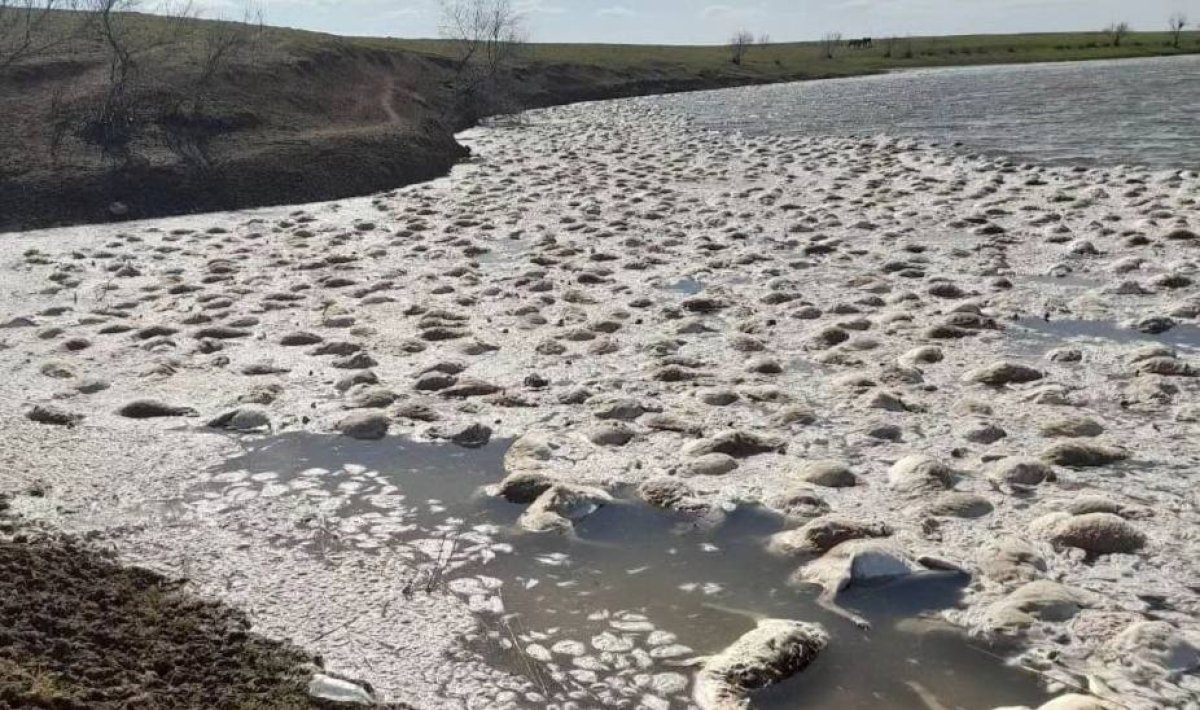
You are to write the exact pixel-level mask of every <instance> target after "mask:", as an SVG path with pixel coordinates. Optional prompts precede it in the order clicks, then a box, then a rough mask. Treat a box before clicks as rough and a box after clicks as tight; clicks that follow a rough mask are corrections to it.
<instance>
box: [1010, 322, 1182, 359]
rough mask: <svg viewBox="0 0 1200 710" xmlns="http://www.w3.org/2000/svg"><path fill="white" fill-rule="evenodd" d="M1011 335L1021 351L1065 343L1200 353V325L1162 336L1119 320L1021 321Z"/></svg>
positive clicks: (1011, 330) (1173, 330) (1175, 330)
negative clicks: (1175, 349) (1130, 326)
mask: <svg viewBox="0 0 1200 710" xmlns="http://www.w3.org/2000/svg"><path fill="white" fill-rule="evenodd" d="M1013 325H1014V326H1016V327H1014V328H1011V329H1010V330H1009V331H1008V332H1009V335H1010V337H1011V338H1012V340H1013V343H1014V344H1015V345H1016V346H1017V348H1018V349H1020V350H1024V349H1027V348H1028V349H1031V350H1038V349H1043V348H1046V349H1049V348H1055V347H1059V346H1062V345H1065V344H1076V345H1078V344H1086V343H1088V342H1094V343H1098V344H1101V345H1121V346H1125V347H1128V348H1133V347H1136V346H1139V345H1166V346H1167V347H1171V348H1178V349H1181V350H1194V351H1200V326H1195V325H1190V324H1183V325H1177V326H1175V327H1174V328H1171V329H1170V330H1168V331H1166V332H1164V333H1158V334H1150V333H1142V332H1140V331H1137V330H1133V329H1131V328H1126V327H1124V326H1122V325H1121V324H1120V323H1118V322H1116V321H1109V320H1074V319H1050V320H1045V319H1043V318H1020V319H1018V320H1016V321H1014V322H1013Z"/></svg>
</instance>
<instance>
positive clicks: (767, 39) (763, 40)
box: [758, 32, 771, 47]
mask: <svg viewBox="0 0 1200 710" xmlns="http://www.w3.org/2000/svg"><path fill="white" fill-rule="evenodd" d="M758 43H759V44H761V45H763V46H764V47H765V46H766V45H768V44H770V43H771V35H769V34H767V33H766V32H763V33H762V34H760V35H759V36H758Z"/></svg>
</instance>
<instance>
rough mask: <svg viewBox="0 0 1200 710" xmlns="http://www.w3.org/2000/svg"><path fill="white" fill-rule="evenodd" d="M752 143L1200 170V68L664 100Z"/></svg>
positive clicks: (1185, 63) (858, 81) (1110, 68)
mask: <svg viewBox="0 0 1200 710" xmlns="http://www.w3.org/2000/svg"><path fill="white" fill-rule="evenodd" d="M656 100H659V101H662V102H664V103H666V104H668V105H670V106H672V107H675V108H678V109H680V110H681V111H682V112H683V113H684V114H685V115H688V116H690V117H691V118H692V119H693V120H694V121H696V122H697V123H699V124H700V125H702V126H705V127H710V128H715V129H720V130H738V131H742V132H745V133H747V134H750V135H789V134H806V135H822V134H825V135H828V134H832V135H876V134H886V135H891V136H904V137H912V138H917V139H920V140H924V141H932V142H938V143H942V144H949V143H955V142H959V143H961V144H962V147H963V148H964V149H966V150H968V151H974V152H980V153H987V154H993V155H1003V156H1011V157H1013V158H1015V159H1017V160H1021V161H1027V162H1031V163H1039V164H1052V165H1104V166H1107V165H1116V164H1128V165H1145V166H1149V167H1153V168H1162V169H1174V168H1179V169H1189V170H1191V169H1195V168H1196V166H1197V165H1200V123H1198V122H1197V121H1195V116H1196V114H1197V113H1198V112H1200V57H1196V56H1188V57H1175V58H1155V59H1132V60H1120V61H1098V62H1076V63H1066V64H1028V65H1020V66H979V67H959V68H949V69H920V70H914V71H905V72H897V73H893V74H887V75H882V76H872V77H862V78H854V79H836V80H828V81H812V82H800V83H793V84H782V85H775V86H763V87H753V88H748V89H735V90H726V91H721V92H707V93H704V94H696V95H692V94H688V95H679V96H668V97H663V98H661V99H656Z"/></svg>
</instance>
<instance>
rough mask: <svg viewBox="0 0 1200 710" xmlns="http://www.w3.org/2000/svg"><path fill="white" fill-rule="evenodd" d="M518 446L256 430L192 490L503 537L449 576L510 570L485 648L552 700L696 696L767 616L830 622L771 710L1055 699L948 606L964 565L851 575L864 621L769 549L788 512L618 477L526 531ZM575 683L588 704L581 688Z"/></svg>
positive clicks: (438, 531) (325, 548) (481, 638)
mask: <svg viewBox="0 0 1200 710" xmlns="http://www.w3.org/2000/svg"><path fill="white" fill-rule="evenodd" d="M508 445H509V442H508V441H493V442H491V443H489V444H488V445H486V446H484V447H481V448H478V449H464V448H459V447H452V446H442V445H436V444H426V443H420V442H414V441H407V440H404V439H401V438H399V437H390V438H389V439H388V440H387V441H385V442H356V441H353V440H350V439H347V438H346V437H340V436H321V435H312V434H300V433H289V434H282V435H279V436H272V437H266V438H263V439H260V440H256V441H244V442H243V447H244V450H245V453H244V455H242V456H239V457H236V458H233V459H230V460H229V461H228V462H227V463H226V464H225V465H224V466H222V467H221V468H220V469H219V470H216V471H211V472H208V474H207V475H206V476H205V478H207V481H205V482H203V483H201V484H200V485H199V486H198V487H197V489H196V491H195V492H194V494H193V497H192V501H191V504H192V505H201V506H204V507H207V508H208V510H209V511H211V510H213V507H214V506H217V507H226V506H239V505H242V504H244V503H245V502H246V501H248V500H251V499H254V498H262V497H272V498H278V499H280V500H282V501H288V500H291V501H294V502H300V501H307V503H309V504H312V507H311V509H312V510H314V511H315V510H318V509H320V510H321V511H323V513H322V514H323V515H325V516H328V518H327V525H326V527H325V528H324V532H325V533H326V534H324V535H313V534H312V532H313V530H312V529H311V527H312V526H311V525H307V523H302V524H300V525H299V526H298V527H296V528H295V529H294V531H293V532H294V533H295V535H294V536H291V535H285V536H281V537H278V538H276V539H275V540H273V542H274V544H277V545H283V546H301V547H303V548H305V549H307V550H309V551H310V552H312V553H313V554H318V555H323V554H325V553H326V552H329V551H330V550H331V549H332V548H335V547H343V546H354V547H360V548H362V549H364V550H373V551H375V552H377V553H380V554H387V555H395V554H406V553H405V550H406V549H407V548H408V546H409V545H411V543H413V542H414V541H419V540H422V539H423V540H425V541H426V542H428V541H429V540H430V539H436V540H438V543H437V544H436V545H434V547H433V551H432V552H430V553H429V554H430V555H431V557H436V558H437V559H439V560H440V559H443V558H444V559H449V557H450V554H451V553H452V552H453V551H454V550H464V549H465V548H466V547H467V546H468V545H471V544H474V545H479V544H480V543H483V545H484V546H485V547H486V546H487V544H486V542H485V541H486V540H487V539H491V540H492V542H493V543H495V546H494V549H495V550H497V553H496V554H488V555H485V556H483V557H482V558H477V559H476V560H475V561H474V562H473V563H471V564H466V565H464V566H462V567H459V568H456V569H454V570H453V571H450V572H447V573H446V576H445V581H446V582H447V583H448V586H449V588H450V589H451V590H456V591H458V592H463V593H465V594H472V593H476V592H478V591H482V588H479V587H478V585H476V584H474V583H471V580H472V579H473V575H476V574H482V575H485V576H486V578H490V579H495V580H498V581H500V582H501V583H502V584H501V586H500V587H498V588H497V589H496V590H495V591H494V594H495V595H496V596H495V600H497V601H498V600H502V609H501V608H500V607H497V608H495V609H493V610H492V611H491V612H487V611H485V612H483V613H481V615H480V617H479V618H480V624H481V628H482V631H481V633H480V634H479V635H478V636H477V638H475V640H474V641H472V643H471V649H472V653H473V654H478V655H479V656H480V657H482V658H484V659H486V660H487V661H488V662H489V663H491V664H493V665H495V666H496V667H500V668H505V669H507V670H509V671H511V672H513V673H515V674H517V675H519V676H523V677H525V678H527V679H528V680H530V681H531V682H533V683H536V685H537V686H538V689H539V690H540V692H542V693H543V694H544V695H545V696H546V702H545V703H544V704H541V705H540V707H546V708H555V707H557V708H566V707H585V708H600V707H615V706H616V705H615V703H616V701H617V699H618V698H620V697H622V696H626V697H631V698H632V699H636V698H637V697H638V696H639V695H644V694H646V693H653V694H655V695H656V697H658V698H659V699H660V700H661V701H662V702H663V703H664V707H669V708H680V709H682V708H687V707H690V706H691V703H689V702H688V696H689V694H690V690H691V688H690V685H691V679H692V673H693V672H694V668H693V666H692V663H691V662H690V661H691V659H693V658H695V657H697V656H703V655H707V654H713V653H717V652H718V651H720V650H721V649H722V648H724V647H725V646H727V645H728V644H730V643H732V642H733V641H734V640H735V639H737V638H738V637H739V636H740V635H741V634H743V633H745V632H746V631H749V630H750V629H751V628H753V626H754V623H755V618H758V617H776V618H785V619H800V620H804V621H810V622H819V623H821V624H823V625H824V626H825V628H826V629H827V630H828V632H829V633H830V635H831V637H832V643H831V644H830V646H829V648H828V649H826V651H824V652H823V653H822V654H821V656H820V657H819V658H818V659H817V661H816V662H815V663H814V664H813V665H812V666H811V667H810V668H808V669H807V670H806V671H805V672H803V673H802V674H800V675H799V676H797V677H796V678H794V679H793V680H791V681H789V682H786V683H782V684H780V685H779V686H778V687H776V688H773V689H770V690H767V691H764V692H761V693H758V694H757V695H756V697H755V704H754V707H756V708H758V710H793V709H794V708H800V707H810V708H839V709H843V710H910V709H917V708H927V707H943V708H962V709H964V710H966V709H974V708H990V707H996V706H1002V705H1016V704H1032V705H1037V704H1038V703H1040V702H1041V701H1043V700H1045V698H1046V693H1045V691H1044V690H1043V689H1042V688H1041V687H1040V684H1039V682H1038V677H1037V676H1036V675H1034V674H1032V673H1030V672H1028V671H1024V670H1020V669H1018V668H1015V667H1011V666H1007V665H1005V664H1004V663H1003V662H1001V661H1000V660H999V659H998V657H997V656H996V655H995V654H996V652H995V651H994V650H992V649H989V648H988V647H987V646H986V645H985V644H984V643H982V642H981V641H979V640H973V639H968V638H966V637H965V636H963V635H962V634H961V633H959V632H958V631H956V630H953V629H951V627H949V626H948V625H946V624H944V623H941V622H938V621H937V620H936V615H937V612H939V611H940V610H942V609H946V608H950V607H954V606H956V605H957V604H958V602H959V597H960V596H961V592H962V589H963V587H964V586H965V585H966V584H967V582H968V580H967V579H966V578H965V577H962V576H959V575H953V574H950V575H947V574H945V573H928V574H922V575H917V576H914V577H911V578H908V579H906V580H900V581H897V582H894V583H892V584H883V585H877V586H870V587H863V588H855V589H852V590H849V591H848V592H847V593H846V595H845V596H844V598H843V601H844V603H845V604H846V605H848V606H849V607H851V608H853V609H854V610H855V611H857V612H859V613H861V614H863V615H865V616H866V617H867V618H869V619H870V620H871V622H872V629H871V630H870V631H863V630H860V629H858V628H857V627H855V626H854V625H852V624H851V623H850V622H848V621H847V620H845V619H843V618H841V617H839V616H835V615H833V614H831V613H830V612H828V611H826V610H825V609H823V608H821V607H820V606H818V605H817V604H816V602H815V592H814V591H813V590H810V589H802V588H796V587H793V586H791V585H789V584H788V581H787V580H788V577H789V576H790V574H791V573H792V572H793V571H794V570H795V568H796V567H797V564H798V563H797V562H795V561H789V560H786V559H781V558H777V557H774V556H772V555H770V554H768V553H767V552H766V548H765V542H766V539H767V537H768V536H769V535H771V534H772V533H775V532H778V531H779V530H781V529H783V528H784V527H786V526H785V524H784V522H783V520H782V519H780V518H778V517H776V516H774V515H771V514H769V513H768V512H766V511H765V510H762V509H760V508H757V507H754V506H749V507H744V508H738V509H735V510H732V511H730V512H729V513H728V514H727V515H724V516H719V517H717V518H712V517H710V516H697V515H696V514H688V513H681V512H672V511H666V510H658V509H655V508H652V507H650V506H649V505H647V504H645V503H642V502H640V501H639V500H637V499H636V498H635V497H634V496H632V495H626V493H629V492H623V491H618V492H617V493H618V498H617V500H616V501H615V502H614V503H613V504H612V505H608V506H605V507H603V508H601V509H600V510H598V511H596V512H595V513H593V514H592V515H591V516H589V517H587V518H585V519H583V520H581V521H579V522H578V523H577V524H576V527H575V533H576V534H575V535H567V536H563V535H558V534H552V533H551V534H540V535H536V534H522V533H520V532H519V530H518V529H517V526H516V521H517V518H518V516H519V515H520V514H521V512H522V510H523V506H519V505H514V504H511V503H507V502H505V501H503V500H501V499H499V498H495V497H492V496H490V495H487V494H485V493H483V491H484V489H485V488H486V487H487V486H488V485H489V484H492V483H495V482H496V481H498V480H500V479H501V478H502V477H503V476H504V466H503V456H504V453H505V451H506V450H507V447H508ZM481 533H482V536H481ZM468 541H469V542H468ZM418 586H421V585H418ZM488 606H489V605H486V604H484V605H481V607H488ZM513 642H515V643H513ZM656 681H657V687H656ZM605 689H607V690H605ZM620 691H626V692H620ZM629 691H633V692H629ZM574 696H579V698H581V699H582V703H578V702H576V703H574V704H571V703H570V702H569V698H571V697H574ZM643 700H644V697H643ZM930 700H932V701H933V704H932V705H931V704H930ZM634 704H636V702H634ZM622 706H623V707H632V706H633V705H622ZM637 707H654V705H645V704H640V705H637Z"/></svg>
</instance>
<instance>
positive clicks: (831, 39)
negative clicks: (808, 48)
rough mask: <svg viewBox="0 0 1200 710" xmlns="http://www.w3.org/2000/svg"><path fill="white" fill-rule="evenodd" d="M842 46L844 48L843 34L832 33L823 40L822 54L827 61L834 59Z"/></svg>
mask: <svg viewBox="0 0 1200 710" xmlns="http://www.w3.org/2000/svg"><path fill="white" fill-rule="evenodd" d="M840 46H842V33H840V32H830V33H827V34H826V35H825V36H824V37H822V38H821V53H822V55H823V56H824V57H825V58H826V59H833V57H834V54H835V53H836V52H837V49H838V47H840Z"/></svg>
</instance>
